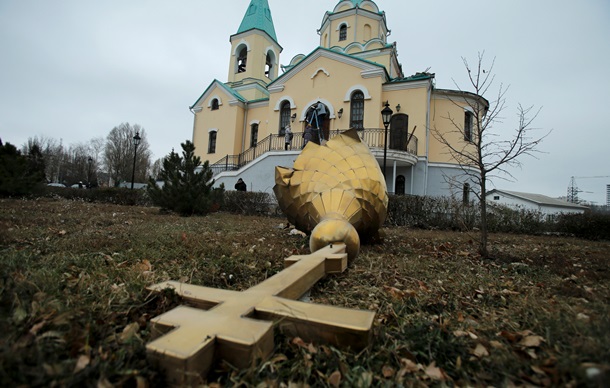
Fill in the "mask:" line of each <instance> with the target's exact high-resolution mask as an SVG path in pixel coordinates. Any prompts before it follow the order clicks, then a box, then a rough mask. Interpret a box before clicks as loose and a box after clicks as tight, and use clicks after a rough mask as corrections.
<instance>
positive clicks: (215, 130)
mask: <svg viewBox="0 0 610 388" xmlns="http://www.w3.org/2000/svg"><path fill="white" fill-rule="evenodd" d="M211 132H218V128H210V129H208V133H211Z"/></svg>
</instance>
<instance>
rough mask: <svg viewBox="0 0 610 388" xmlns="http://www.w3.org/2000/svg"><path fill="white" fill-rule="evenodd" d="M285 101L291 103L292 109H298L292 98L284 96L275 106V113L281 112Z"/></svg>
mask: <svg viewBox="0 0 610 388" xmlns="http://www.w3.org/2000/svg"><path fill="white" fill-rule="evenodd" d="M284 101H288V102H289V103H290V109H296V107H297V106H296V104H295V103H294V100H293V99H292V97H290V96H282V97H280V98H278V100H277V103H276V104H275V107H274V108H273V110H274V111H279V110H280V106H281V105H282V102H284Z"/></svg>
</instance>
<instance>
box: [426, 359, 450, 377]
mask: <svg viewBox="0 0 610 388" xmlns="http://www.w3.org/2000/svg"><path fill="white" fill-rule="evenodd" d="M425 372H426V375H428V377H430V378H431V379H432V380H440V381H442V380H446V379H447V375H446V374H445V372H443V370H442V369H441V368H439V367H437V366H436V362H434V361H433V362H432V364H430V365H428V367H427V368H426V371H425Z"/></svg>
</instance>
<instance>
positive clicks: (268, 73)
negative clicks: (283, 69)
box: [265, 51, 274, 78]
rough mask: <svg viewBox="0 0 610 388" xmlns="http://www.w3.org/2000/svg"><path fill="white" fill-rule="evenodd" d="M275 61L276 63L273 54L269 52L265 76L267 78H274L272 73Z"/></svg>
mask: <svg viewBox="0 0 610 388" xmlns="http://www.w3.org/2000/svg"><path fill="white" fill-rule="evenodd" d="M273 61H274V55H273V52H272V51H268V52H267V59H266V60H265V75H266V76H267V78H271V77H272V76H273V73H272V72H271V70H272V69H273Z"/></svg>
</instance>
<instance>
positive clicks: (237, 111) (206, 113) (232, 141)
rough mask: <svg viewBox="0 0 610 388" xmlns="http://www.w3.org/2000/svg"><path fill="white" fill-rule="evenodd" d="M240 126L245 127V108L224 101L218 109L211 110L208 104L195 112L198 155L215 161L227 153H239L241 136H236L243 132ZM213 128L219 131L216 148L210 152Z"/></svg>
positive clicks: (194, 137)
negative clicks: (209, 146)
mask: <svg viewBox="0 0 610 388" xmlns="http://www.w3.org/2000/svg"><path fill="white" fill-rule="evenodd" d="M239 128H243V109H241V108H240V107H238V106H230V105H229V104H228V103H224V104H223V105H222V106H220V107H219V108H218V109H217V110H211V109H210V108H208V107H207V104H206V105H205V106H204V107H203V109H202V111H201V112H197V113H196V114H195V124H194V126H193V144H194V145H195V149H196V150H197V151H196V153H197V155H200V156H201V158H202V160H209V161H210V163H214V162H216V161H218V159H220V158H222V157H224V156H226V155H234V154H236V153H239V152H236V150H239V149H240V147H241V137H240V136H236V134H239V133H242V131H240V130H239ZM212 130H216V131H217V135H216V150H215V152H214V153H208V145H209V144H208V143H209V133H210V131H212Z"/></svg>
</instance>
